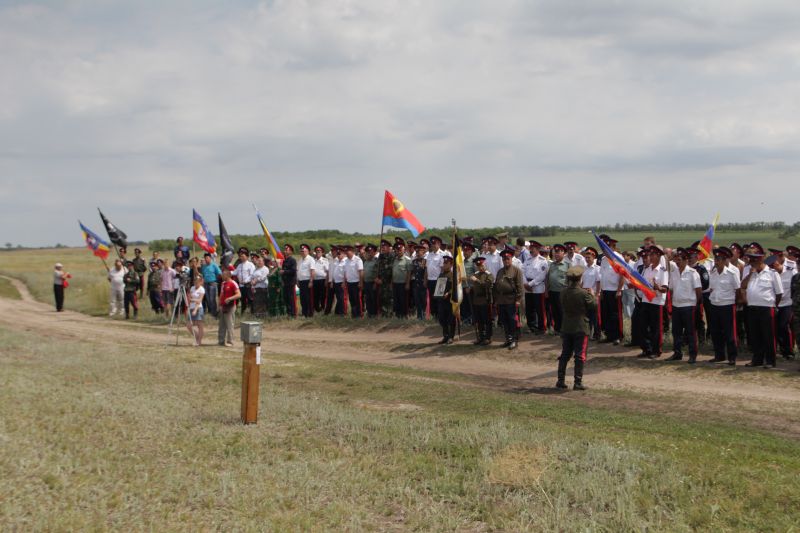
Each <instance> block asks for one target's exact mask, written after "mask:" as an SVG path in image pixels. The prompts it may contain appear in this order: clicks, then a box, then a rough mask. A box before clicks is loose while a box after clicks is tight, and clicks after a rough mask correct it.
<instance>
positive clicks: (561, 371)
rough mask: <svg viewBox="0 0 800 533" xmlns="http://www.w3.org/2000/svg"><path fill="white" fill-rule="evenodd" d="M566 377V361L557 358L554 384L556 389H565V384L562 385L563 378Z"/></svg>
mask: <svg viewBox="0 0 800 533" xmlns="http://www.w3.org/2000/svg"><path fill="white" fill-rule="evenodd" d="M565 377H567V360H566V359H564V358H561V357H559V358H558V381H557V382H556V388H558V389H566V388H567V384H566V383H564V378H565Z"/></svg>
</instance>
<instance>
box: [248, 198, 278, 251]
mask: <svg viewBox="0 0 800 533" xmlns="http://www.w3.org/2000/svg"><path fill="white" fill-rule="evenodd" d="M255 207H256V206H253V208H254V209H255ZM256 216H257V217H258V223H259V224H261V231H263V232H264V237H265V238H266V239H267V250H269V254H270V255H271V256H272V257H274V258H275V259H279V260H281V261H283V259H284V257H283V252H281V249H280V247H279V246H278V241H276V240H275V237H273V236H272V233H270V232H269V230H268V229H267V225H266V224H264V219H263V218H261V212H260V211H259V210H258V209H256Z"/></svg>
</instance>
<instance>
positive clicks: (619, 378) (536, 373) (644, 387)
mask: <svg viewBox="0 0 800 533" xmlns="http://www.w3.org/2000/svg"><path fill="white" fill-rule="evenodd" d="M7 279H9V280H11V282H12V283H13V284H14V286H15V287H16V288H17V290H18V291H19V293H20V294H21V296H22V300H21V301H20V300H10V299H4V298H0V323H2V324H4V325H6V326H7V327H9V328H12V329H19V330H25V331H31V332H35V333H37V334H40V335H43V336H46V337H55V338H72V339H86V340H92V341H97V342H101V343H102V342H114V343H118V342H120V341H124V342H127V343H130V344H131V345H132V346H135V345H139V346H142V347H146V346H153V345H155V344H157V345H164V344H165V343H166V341H167V340H168V339H167V331H166V327H165V326H148V325H142V324H137V323H134V322H125V321H119V320H109V319H107V318H103V317H92V316H88V315H84V314H81V313H77V312H74V311H64V312H62V313H56V312H55V310H54V309H53V307H52V306H51V305H47V304H44V303H41V302H37V301H35V300H34V299H33V297H32V296H31V294H30V292H29V291H28V289H27V287H26V286H25V285H24V284H23V283H22V282H20V281H19V280H16V279H12V278H7ZM207 323H209V325H212V326H213V325H214V320H213V319H209V320H208V321H207ZM299 326H300V327H298V324H286V325H280V324H277V325H276V324H273V323H270V324H268V325H267V331H265V334H264V336H265V338H266V339H270V341H269V342H266V343H265V344H264V350H265V352H275V353H287V354H296V355H304V356H311V357H318V358H321V359H333V360H350V361H362V362H370V363H380V364H387V365H396V366H404V367H411V368H417V369H423V370H433V371H443V372H452V373H460V374H465V375H470V376H475V377H477V378H478V381H479V382H480V381H485V382H486V384H487V386H492V384H493V383H494V384H496V383H498V382H502V383H503V387H502V388H505V389H514V390H520V391H525V390H528V391H536V390H539V389H545V388H550V387H552V385H553V384H554V382H555V370H556V363H555V358H556V357H557V354H558V346H557V341H556V339H554V338H552V337H550V338H544V337H538V338H536V339H534V340H531V338H530V337H525V338H524V339H523V341H522V342H521V343H520V349H519V350H517V351H515V352H508V351H507V350H504V349H502V348H500V347H499V345H498V346H497V347H490V348H488V349H482V350H478V349H473V347H472V345H471V343H470V342H469V341H470V340H471V335H465V339H468V340H464V341H461V343H457V344H455V345H453V346H448V347H441V346H438V345H436V344H435V342H436V341H437V340H438V336H436V332H435V331H434V330H433V329H431V328H429V329H427V330H426V329H425V328H424V327H423V326H420V325H417V324H413V323H412V324H410V325H409V327H408V328H403V329H386V328H383V329H382V330H381V331H378V330H377V329H373V330H369V329H361V328H352V329H350V330H346V331H342V330H332V329H322V328H310V327H303V326H302V324H301V325H299ZM182 336H183V340H182V343H183V344H184V345H188V344H189V340H188V333H187V332H185V330H184V331H183V333H182ZM215 339H216V328H215V327H209V328H208V333H207V340H208V342H211V343H213V342H214V340H215ZM180 349H185V348H180ZM240 349H241V348H240V346H237V347H234V348H229V349H223V348H221V347H216V346H215V347H214V348H207V349H203V352H202V353H209V354H211V353H212V350H213V352H214V353H220V354H223V353H226V352H228V353H238V352H239V350H240ZM635 353H636V352H635V351H626V350H621V349H620V348H619V347H607V346H598V345H594V344H592V345H591V347H590V358H589V362H588V364H587V369H586V376H585V378H584V379H585V381H586V382H587V384H588V385H589V386H591V387H593V388H599V389H619V390H635V391H644V392H653V393H665V394H667V393H668V394H674V393H681V394H688V395H691V396H692V397H694V398H696V399H697V400H702V401H703V402H705V401H707V400H711V399H713V398H720V397H723V398H728V399H736V400H741V401H745V402H749V401H759V400H761V401H764V400H767V401H771V402H780V403H785V404H786V406H787V407H792V408H796V407H797V405H798V404H800V373H797V364H796V363H791V364H789V363H782V367H783V369H782V370H779V371H763V370H756V371H752V372H783V373H785V374H786V379H785V380H769V382H767V383H753V382H750V381H749V380H743V379H737V374H739V373H742V372H749V370H745V369H744V368H737V369H736V370H731V369H729V368H728V367H727V366H725V367H724V368H719V369H715V370H714V371H711V372H703V371H701V370H700V369H697V370H696V371H694V370H693V371H689V372H680V373H679V372H675V371H673V370H674V369H675V368H676V367H675V366H673V365H664V363H662V362H660V361H636V360H635V358H634V357H633V356H634V355H635ZM616 363H621V364H622V365H627V366H623V367H622V368H620V367H619V366H615V364H616ZM570 370H571V368H570ZM568 372H569V370H568ZM795 376H797V377H795ZM568 377H569V374H568ZM775 381H780V383H775ZM784 382H785V383H784ZM723 401H724V400H723Z"/></svg>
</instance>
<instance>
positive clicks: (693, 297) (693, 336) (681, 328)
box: [667, 248, 703, 364]
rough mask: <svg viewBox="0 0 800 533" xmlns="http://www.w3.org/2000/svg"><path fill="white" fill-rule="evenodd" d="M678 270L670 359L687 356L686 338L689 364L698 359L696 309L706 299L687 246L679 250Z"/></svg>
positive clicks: (674, 280) (672, 285) (672, 281)
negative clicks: (692, 265) (684, 354)
mask: <svg viewBox="0 0 800 533" xmlns="http://www.w3.org/2000/svg"><path fill="white" fill-rule="evenodd" d="M675 263H676V264H677V266H678V270H677V271H676V272H675V274H674V275H673V276H671V277H670V280H669V288H670V291H671V296H672V343H673V348H674V352H673V354H672V357H670V358H669V359H667V361H680V360H681V359H683V351H682V349H683V341H684V340H686V341H688V344H689V364H694V363H695V362H696V361H697V329H696V327H697V323H696V320H695V313H697V312H698V311H697V308H698V306H699V305H702V302H703V288H702V284H701V283H700V274H698V273H697V271H696V270H695V269H693V268H692V267H690V266H689V252H688V251H687V250H684V249H683V248H678V249H677V250H676V251H675Z"/></svg>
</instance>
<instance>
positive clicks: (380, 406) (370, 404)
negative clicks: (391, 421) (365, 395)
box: [353, 400, 422, 411]
mask: <svg viewBox="0 0 800 533" xmlns="http://www.w3.org/2000/svg"><path fill="white" fill-rule="evenodd" d="M353 405H355V406H356V407H360V408H362V409H370V410H373V411H422V407H420V406H419V405H415V404H413V403H402V402H377V401H368V400H359V401H355V402H353Z"/></svg>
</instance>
